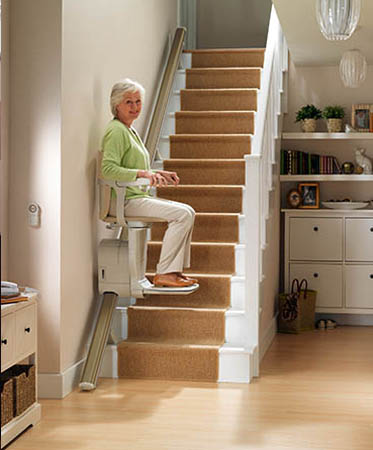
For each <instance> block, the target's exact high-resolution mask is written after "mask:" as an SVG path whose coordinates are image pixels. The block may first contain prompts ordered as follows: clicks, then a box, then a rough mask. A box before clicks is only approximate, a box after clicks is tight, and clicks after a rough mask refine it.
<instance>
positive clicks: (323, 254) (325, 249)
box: [290, 217, 343, 261]
mask: <svg viewBox="0 0 373 450" xmlns="http://www.w3.org/2000/svg"><path fill="white" fill-rule="evenodd" d="M342 223H343V222H342V219H339V218H337V219H334V218H329V219H325V218H317V217H315V218H308V217H293V218H291V219H290V259H291V260H298V261H313V260H319V261H341V260H342Z"/></svg>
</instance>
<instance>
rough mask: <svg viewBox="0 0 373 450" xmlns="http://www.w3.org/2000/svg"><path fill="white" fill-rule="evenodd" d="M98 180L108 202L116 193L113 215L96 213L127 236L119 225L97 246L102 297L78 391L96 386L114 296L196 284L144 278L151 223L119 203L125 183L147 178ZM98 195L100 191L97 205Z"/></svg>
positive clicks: (183, 291) (184, 291)
mask: <svg viewBox="0 0 373 450" xmlns="http://www.w3.org/2000/svg"><path fill="white" fill-rule="evenodd" d="M99 183H100V184H101V187H106V188H109V197H108V198H109V202H110V190H111V188H113V189H115V191H116V194H117V217H111V218H110V217H109V216H107V217H105V218H103V215H102V214H100V215H101V218H103V220H105V221H106V222H109V223H112V224H113V225H114V226H119V227H127V230H128V238H127V236H126V234H127V233H124V232H123V228H122V230H121V232H120V234H119V237H118V238H117V239H103V240H102V241H101V242H100V245H99V250H98V280H99V281H98V285H99V293H100V294H101V295H103V299H102V305H101V309H100V312H99V316H98V319H97V323H96V328H95V332H94V334H93V338H92V341H91V344H90V348H89V351H88V356H87V359H86V361H85V365H84V369H83V372H82V376H81V381H80V384H79V387H80V388H81V389H82V390H92V389H95V387H96V382H97V377H98V374H99V369H100V367H101V363H102V359H103V354H104V350H105V347H106V344H107V342H108V338H109V334H110V329H111V322H112V318H113V313H114V311H115V307H116V305H117V299H118V297H121V298H128V299H129V300H128V304H130V302H131V297H132V298H133V297H134V298H144V296H145V295H148V294H153V295H154V294H155V295H189V294H192V293H193V292H195V291H196V290H197V289H198V288H199V285H198V284H194V285H192V286H188V287H181V288H167V287H156V286H154V285H153V284H152V283H150V281H149V280H148V279H147V278H146V277H145V270H146V256H147V236H148V233H149V228H150V226H151V224H150V223H146V222H143V221H142V220H141V218H132V217H131V219H130V220H127V219H126V218H125V217H124V207H123V206H124V198H125V190H126V187H127V186H139V185H144V184H149V181H148V180H146V179H140V180H137V181H135V182H132V183H118V182H113V181H107V180H103V179H102V178H99ZM102 195H103V193H102V192H101V191H100V206H101V207H102V204H103V202H102Z"/></svg>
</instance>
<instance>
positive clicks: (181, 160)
mask: <svg viewBox="0 0 373 450" xmlns="http://www.w3.org/2000/svg"><path fill="white" fill-rule="evenodd" d="M166 161H167V162H173V163H180V164H195V163H198V164H214V163H215V164H216V163H222V164H223V163H224V164H229V163H232V164H233V163H244V162H245V159H244V158H188V159H186V158H169V159H164V160H163V162H166Z"/></svg>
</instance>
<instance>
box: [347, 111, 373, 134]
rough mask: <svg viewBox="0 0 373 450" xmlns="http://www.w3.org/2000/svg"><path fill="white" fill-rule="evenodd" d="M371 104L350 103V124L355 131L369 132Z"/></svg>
mask: <svg viewBox="0 0 373 450" xmlns="http://www.w3.org/2000/svg"><path fill="white" fill-rule="evenodd" d="M370 111H371V105H366V104H364V105H352V115H351V125H352V126H353V127H354V128H355V130H356V131H361V132H369V128H370Z"/></svg>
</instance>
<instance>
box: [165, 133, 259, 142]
mask: <svg viewBox="0 0 373 450" xmlns="http://www.w3.org/2000/svg"><path fill="white" fill-rule="evenodd" d="M252 136H253V135H252V134H251V133H231V134H227V133H225V134H224V133H221V134H214V133H206V134H203V133H201V134H193V133H190V134H189V133H180V134H170V135H169V136H163V137H164V138H172V139H178V140H179V139H180V140H181V139H184V138H188V139H198V140H201V139H218V140H224V139H227V138H231V139H232V138H235V139H237V140H242V139H247V138H251V137H252Z"/></svg>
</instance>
